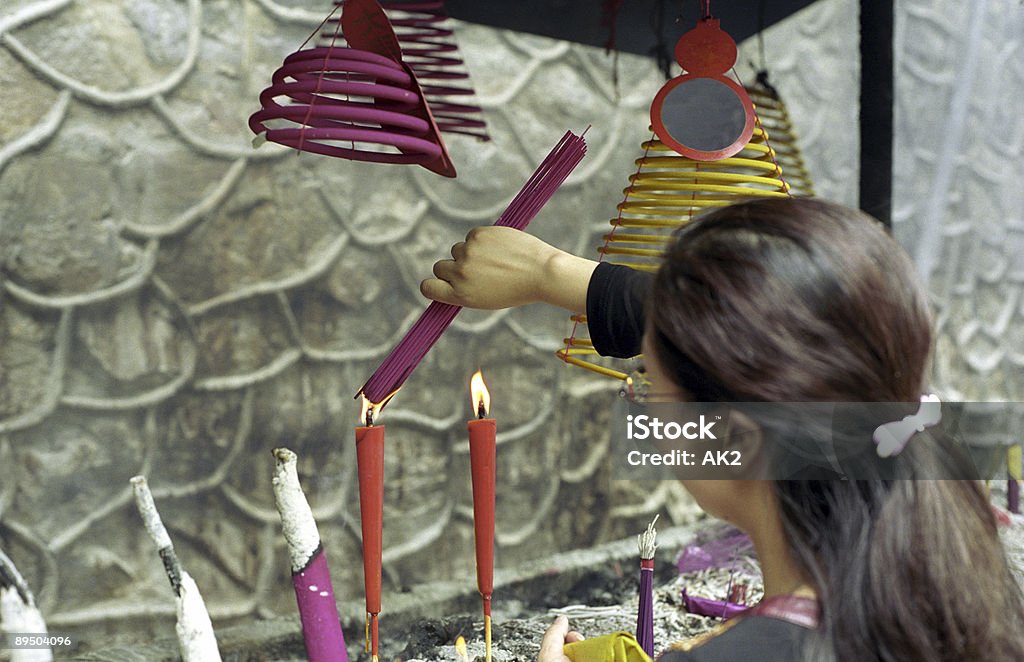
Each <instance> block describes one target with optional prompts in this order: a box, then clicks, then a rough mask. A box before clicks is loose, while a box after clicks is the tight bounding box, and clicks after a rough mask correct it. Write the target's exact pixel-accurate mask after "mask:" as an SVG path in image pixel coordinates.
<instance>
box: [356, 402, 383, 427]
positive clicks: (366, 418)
mask: <svg viewBox="0 0 1024 662" xmlns="http://www.w3.org/2000/svg"><path fill="white" fill-rule="evenodd" d="M362 399H363V406H362V409H360V411H359V420H360V421H361V422H362V423H363V424H365V425H366V426H367V427H370V426H371V425H373V422H374V421H375V420H376V419H377V414H379V413H380V408H381V407H382V406H384V405H383V403H381V404H379V405H375V404H373V403H372V402H370V401H369V400H367V399H366V396H365V395H364V396H362Z"/></svg>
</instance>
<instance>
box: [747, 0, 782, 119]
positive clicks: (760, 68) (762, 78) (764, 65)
mask: <svg viewBox="0 0 1024 662" xmlns="http://www.w3.org/2000/svg"><path fill="white" fill-rule="evenodd" d="M767 10H768V0H761V3H760V4H759V5H758V8H757V54H758V60H759V62H760V63H759V64H758V65H755V64H754V63H753V62H751V63H750V68H751V69H755V70H756V71H757V84H758V85H760V86H761V87H763V88H764V90H765V92H767V93H768V95H769V96H771V98H772V99H774V100H775V101H779V91H778V90H777V89H775V86H773V85H772V84H771V83H770V82H768V58H767V56H766V55H765V50H764V31H765V26H766V20H765V14H766V13H767ZM737 78H738V76H737Z"/></svg>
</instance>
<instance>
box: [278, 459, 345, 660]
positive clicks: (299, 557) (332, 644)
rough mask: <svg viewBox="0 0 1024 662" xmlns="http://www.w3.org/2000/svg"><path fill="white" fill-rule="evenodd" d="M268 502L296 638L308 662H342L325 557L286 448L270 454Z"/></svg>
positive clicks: (342, 644)
mask: <svg viewBox="0 0 1024 662" xmlns="http://www.w3.org/2000/svg"><path fill="white" fill-rule="evenodd" d="M273 453H274V458H275V459H276V460H277V466H276V468H275V469H274V478H273V481H272V482H273V485H274V500H275V503H276V504H277V512H278V513H280V514H281V525H282V527H283V529H284V537H285V540H287V541H288V553H289V556H290V558H291V569H292V586H293V587H294V589H295V600H296V602H297V603H298V606H299V620H300V621H301V622H302V638H303V641H304V642H305V644H306V655H307V657H308V658H309V662H348V651H347V650H346V649H345V635H344V634H343V633H342V631H341V622H340V619H339V618H338V605H337V603H336V601H335V598H334V587H333V585H332V583H331V573H330V571H329V570H328V568H327V553H326V551H325V550H324V548H323V544H322V543H321V541H320V532H319V531H318V530H317V527H316V520H314V519H313V511H312V510H310V508H309V502H308V501H306V495H305V494H304V493H303V491H302V486H301V485H299V476H298V473H297V471H296V468H295V464H296V460H297V458H296V455H295V453H293V452H292V451H290V450H288V449H287V448H275V449H274V450H273Z"/></svg>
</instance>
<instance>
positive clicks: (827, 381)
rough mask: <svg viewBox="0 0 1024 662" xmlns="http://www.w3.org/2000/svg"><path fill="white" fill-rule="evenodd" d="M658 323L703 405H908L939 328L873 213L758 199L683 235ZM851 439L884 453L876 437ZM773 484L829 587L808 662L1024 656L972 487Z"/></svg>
mask: <svg viewBox="0 0 1024 662" xmlns="http://www.w3.org/2000/svg"><path fill="white" fill-rule="evenodd" d="M647 336H648V344H649V347H650V351H651V352H652V353H653V354H654V355H655V358H656V359H657V360H658V364H659V365H660V367H661V369H662V371H663V373H664V374H665V375H666V376H668V377H669V378H670V379H672V380H673V381H674V382H675V385H676V386H678V387H680V388H681V390H682V391H683V392H684V393H685V394H686V395H687V396H688V397H689V398H690V399H692V400H693V401H698V402H720V401H734V402H745V401H767V402H807V401H837V402H895V403H899V402H905V403H915V404H913V405H907V406H904V409H906V408H907V407H910V411H906V413H911V411H912V410H913V409H916V403H917V401H918V399H919V397H920V396H921V394H922V392H923V389H924V384H925V379H926V366H927V364H928V357H929V353H930V350H931V340H932V334H931V323H930V315H929V312H928V305H927V297H926V295H925V292H924V289H923V288H922V287H921V286H920V284H919V283H918V281H917V278H916V275H915V272H914V269H913V266H912V264H911V262H910V260H909V258H908V257H907V255H906V253H905V252H904V251H903V250H902V248H901V247H900V246H899V245H898V244H897V243H896V242H895V241H894V240H893V239H892V238H891V237H890V236H889V235H888V234H887V233H886V231H885V229H884V228H883V227H882V226H881V224H880V223H879V222H878V221H876V220H874V219H872V218H871V217H869V216H867V215H865V214H863V213H861V212H858V211H855V210H852V209H848V208H845V207H842V206H839V205H835V204H831V203H828V202H824V201H818V200H810V199H760V200H752V201H749V202H745V203H740V204H737V205H733V206H730V207H724V208H721V209H717V210H715V211H713V212H711V213H708V214H706V215H704V216H702V217H700V218H698V219H697V220H695V221H694V222H693V223H692V224H690V225H689V226H687V227H685V228H684V229H683V230H681V231H680V232H679V234H678V236H677V239H676V241H675V242H674V243H673V244H672V246H671V247H670V248H669V249H668V251H667V252H666V255H665V259H664V263H663V265H662V266H661V268H660V269H659V271H658V274H657V276H656V278H655V282H654V286H653V288H652V291H651V296H650V299H649V300H648V316H647ZM897 420H898V417H897ZM882 422H884V421H878V423H882ZM869 429H870V428H869ZM855 442H856V443H863V444H864V451H865V452H866V453H870V454H871V455H874V447H873V442H872V440H871V437H870V432H868V433H866V434H865V435H864V438H863V440H862V442H857V441H856V440H855ZM945 449H946V447H944V446H943V445H941V444H940V443H938V441H937V439H933V438H931V437H929V436H928V435H927V434H923V435H922V434H918V435H916V436H915V439H913V440H912V441H911V442H909V444H908V447H907V448H906V449H905V450H904V452H903V453H901V454H900V455H899V456H898V457H897V458H895V459H894V460H893V462H892V467H893V468H894V470H895V475H900V476H917V477H921V471H920V467H922V466H938V465H941V464H942V462H943V461H946V460H944V459H943V458H940V457H939V456H940V455H941V454H942V453H944V452H945ZM936 458H939V459H936ZM860 477H861V476H858V478H860ZM931 477H935V476H934V475H933V476H931ZM773 493H774V496H775V498H776V500H777V502H778V508H779V513H780V515H781V518H782V524H783V528H784V530H785V533H786V535H787V538H788V540H789V542H790V544H791V547H792V551H793V555H794V557H795V560H796V562H797V563H798V564H799V565H800V567H801V568H802V570H803V571H804V573H805V574H806V575H807V577H808V578H809V579H810V581H811V582H812V583H813V585H814V586H815V588H816V590H817V591H818V595H819V596H820V603H821V609H822V614H821V616H822V622H821V627H820V628H819V634H818V636H817V637H816V638H812V640H811V642H810V646H809V649H808V650H807V651H806V656H807V658H806V659H812V660H815V661H816V662H818V661H825V660H842V661H844V662H845V661H847V660H849V661H857V662H861V661H864V660H893V661H895V660H899V661H900V662H905V661H917V660H920V661H921V662H924V661H925V660H927V661H929V662H932V661H935V660H948V661H950V662H952V661H953V660H957V661H960V660H968V659H970V660H973V659H986V660H1011V659H1012V660H1017V659H1024V643H1022V634H1021V633H1022V631H1024V630H1022V628H1024V600H1022V597H1021V592H1020V589H1019V588H1018V587H1017V585H1016V584H1015V582H1014V580H1013V578H1012V576H1011V573H1010V572H1009V570H1008V566H1007V563H1006V560H1005V555H1004V553H1003V551H1002V549H1001V547H1000V545H999V540H998V536H997V533H996V525H995V520H994V517H993V516H992V512H991V509H990V507H989V505H988V500H987V497H986V495H985V494H984V493H983V491H982V490H981V488H980V486H979V485H978V483H977V482H975V481H939V480H913V479H912V480H838V479H837V480H822V481H810V480H803V481H785V480H779V481H775V482H774V483H773Z"/></svg>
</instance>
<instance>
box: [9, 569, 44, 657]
mask: <svg viewBox="0 0 1024 662" xmlns="http://www.w3.org/2000/svg"><path fill="white" fill-rule="evenodd" d="M8 634H36V635H45V634H46V621H44V620H43V615H42V613H40V611H39V608H38V607H36V601H35V598H34V597H33V596H32V591H31V590H29V587H28V582H26V581H25V578H24V577H22V576H21V573H20V572H18V569H17V568H16V567H15V565H14V562H13V561H11V559H10V558H9V557H8V556H7V555H6V554H4V552H3V550H0V641H2V637H3V635H8ZM10 659H11V662H50V661H51V660H53V653H52V652H51V651H50V648H49V647H46V648H13V649H11V658H10Z"/></svg>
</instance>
